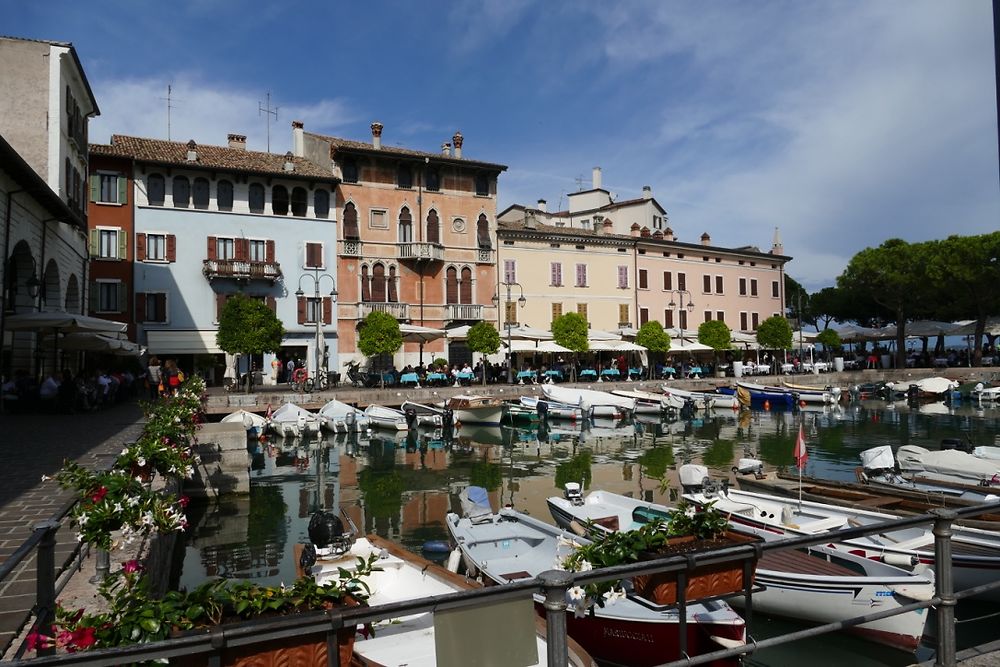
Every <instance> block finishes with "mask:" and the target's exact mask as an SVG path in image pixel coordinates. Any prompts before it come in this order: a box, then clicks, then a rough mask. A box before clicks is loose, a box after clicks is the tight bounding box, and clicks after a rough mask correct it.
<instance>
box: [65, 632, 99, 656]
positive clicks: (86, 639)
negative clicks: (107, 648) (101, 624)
mask: <svg viewBox="0 0 1000 667" xmlns="http://www.w3.org/2000/svg"><path fill="white" fill-rule="evenodd" d="M96 643H97V634H96V630H95V629H94V628H92V627H89V626H88V627H85V628H77V629H76V630H74V631H73V639H72V640H71V643H70V644H68V645H67V647H66V648H67V650H68V651H70V652H71V653H72V652H74V651H77V650H86V649H88V648H90V647H91V646H93V645H94V644H96Z"/></svg>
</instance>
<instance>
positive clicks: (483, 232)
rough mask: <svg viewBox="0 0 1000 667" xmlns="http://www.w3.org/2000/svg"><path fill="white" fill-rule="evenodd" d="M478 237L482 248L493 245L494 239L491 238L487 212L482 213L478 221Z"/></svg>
mask: <svg viewBox="0 0 1000 667" xmlns="http://www.w3.org/2000/svg"><path fill="white" fill-rule="evenodd" d="M476 239H477V240H478V241H479V247H480V248H492V247H493V241H491V240H490V221H489V220H487V219H486V214H485V213H480V214H479V219H478V220H477V221H476Z"/></svg>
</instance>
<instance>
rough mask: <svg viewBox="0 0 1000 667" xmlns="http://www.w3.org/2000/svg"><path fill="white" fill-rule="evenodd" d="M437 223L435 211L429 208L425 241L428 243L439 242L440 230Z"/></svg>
mask: <svg viewBox="0 0 1000 667" xmlns="http://www.w3.org/2000/svg"><path fill="white" fill-rule="evenodd" d="M440 227H441V226H440V225H439V224H438V214H437V211H435V210H434V209H431V210H430V211H429V212H428V213H427V242H428V243H441V230H440Z"/></svg>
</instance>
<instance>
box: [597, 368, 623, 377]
mask: <svg viewBox="0 0 1000 667" xmlns="http://www.w3.org/2000/svg"><path fill="white" fill-rule="evenodd" d="M621 375H622V374H621V373H619V372H618V369H617V368H605V369H604V370H603V371H601V377H606V378H619V377H621Z"/></svg>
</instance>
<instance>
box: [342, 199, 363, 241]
mask: <svg viewBox="0 0 1000 667" xmlns="http://www.w3.org/2000/svg"><path fill="white" fill-rule="evenodd" d="M344 238H345V239H351V240H354V241H357V240H359V239H360V238H361V237H360V236H359V235H358V209H357V207H355V206H354V204H352V203H350V202H348V203H347V204H346V205H345V206H344Z"/></svg>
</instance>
